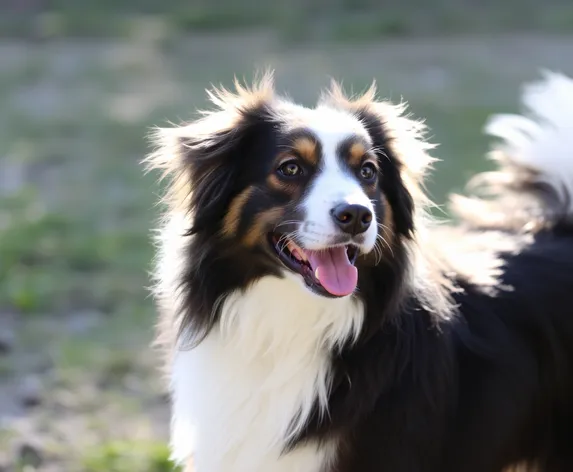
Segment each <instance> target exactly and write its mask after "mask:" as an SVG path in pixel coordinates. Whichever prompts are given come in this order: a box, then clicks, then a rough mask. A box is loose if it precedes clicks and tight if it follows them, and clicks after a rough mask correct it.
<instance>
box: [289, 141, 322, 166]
mask: <svg viewBox="0 0 573 472" xmlns="http://www.w3.org/2000/svg"><path fill="white" fill-rule="evenodd" d="M292 148H293V150H294V151H296V153H297V154H299V155H300V157H301V158H303V159H304V160H305V161H306V162H308V163H309V164H311V165H313V166H315V165H316V164H318V155H317V152H316V151H317V145H316V142H315V141H313V140H312V139H310V138H298V139H296V140H295V142H294V143H293V146H292Z"/></svg>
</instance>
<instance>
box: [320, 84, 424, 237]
mask: <svg viewBox="0 0 573 472" xmlns="http://www.w3.org/2000/svg"><path fill="white" fill-rule="evenodd" d="M321 101H322V103H325V104H327V105H330V106H333V107H336V108H338V109H343V110H345V111H347V112H350V113H352V114H353V115H354V116H356V117H357V118H358V119H359V120H360V121H361V122H362V124H363V126H364V127H365V128H366V130H367V131H368V134H369V135H370V137H371V139H372V142H373V148H374V151H375V152H376V154H377V157H378V162H379V166H380V173H381V179H380V188H381V191H382V192H383V194H384V195H385V197H386V199H387V200H388V203H389V204H390V205H391V206H392V210H393V217H394V225H395V228H394V229H395V231H396V232H397V233H399V234H402V235H404V236H407V237H411V236H412V234H413V231H414V229H415V228H414V226H415V225H414V221H415V218H414V212H415V211H418V210H420V209H421V208H423V207H425V206H426V205H427V204H428V203H429V199H428V198H427V197H426V194H425V192H424V188H423V179H424V175H425V172H426V170H427V169H428V168H429V167H430V165H431V164H432V162H433V161H434V159H433V158H432V157H431V156H430V155H429V154H428V151H429V150H430V149H431V148H432V147H433V146H432V145H431V144H429V143H427V142H426V141H425V140H424V139H423V134H424V131H425V126H424V124H423V123H421V122H419V121H415V120H411V119H410V118H408V117H407V116H405V114H404V113H405V109H406V107H405V105H404V104H400V105H393V104H391V103H389V102H386V101H380V100H377V98H376V86H375V84H372V85H371V86H370V88H369V89H368V90H367V91H366V92H364V93H363V94H361V95H359V96H356V97H348V96H346V95H345V94H344V91H343V90H342V87H341V86H340V85H339V84H338V83H336V82H334V81H333V82H332V84H331V87H330V89H329V90H328V91H327V92H326V93H325V94H323V96H322V98H321Z"/></svg>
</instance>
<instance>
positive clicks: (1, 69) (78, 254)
mask: <svg viewBox="0 0 573 472" xmlns="http://www.w3.org/2000/svg"><path fill="white" fill-rule="evenodd" d="M266 66H272V67H274V68H275V69H276V77H277V84H278V89H279V90H280V91H286V92H288V93H289V94H290V96H291V97H293V98H294V99H296V100H297V101H300V102H303V103H305V104H312V103H314V100H315V98H316V96H317V93H318V91H319V89H320V88H321V87H322V86H325V85H326V84H328V80H329V77H335V78H337V79H343V81H344V84H345V85H346V87H347V89H349V88H352V89H354V90H355V91H359V90H362V89H363V88H364V87H365V86H367V85H368V84H369V83H370V82H371V80H372V79H374V78H375V79H376V80H377V81H378V83H379V90H380V93H381V95H384V96H386V97H388V98H391V99H393V100H396V101H398V100H401V98H402V97H403V98H404V99H405V100H407V101H409V102H410V105H411V112H412V113H413V114H414V116H417V117H424V118H426V120H427V123H428V125H429V126H430V128H431V130H432V132H431V138H432V140H433V141H434V142H437V143H440V146H439V148H438V149H437V150H436V151H435V155H436V156H438V157H440V158H441V159H442V162H441V163H440V164H439V165H438V166H437V168H436V171H435V172H434V176H433V177H432V179H431V182H430V185H429V188H430V191H431V193H432V194H433V196H434V198H435V200H437V201H438V202H439V203H443V202H444V201H445V197H446V194H447V193H448V192H449V191H451V190H459V189H460V188H461V186H462V185H463V183H464V181H465V179H467V178H468V177H469V176H470V175H471V174H473V173H474V172H476V171H479V170H483V169H485V168H486V167H487V165H488V164H487V162H486V161H485V160H484V159H483V157H482V156H483V154H484V153H485V151H486V149H487V141H486V139H485V138H484V136H482V134H481V128H482V126H483V124H484V121H485V119H486V117H487V116H488V115H489V114H490V113H495V112H513V111H517V109H518V103H517V102H518V93H519V87H520V85H521V84H522V82H523V81H529V80H533V79H536V78H538V77H539V71H540V69H541V68H551V69H555V70H560V71H563V72H566V73H573V2H571V0H544V1H541V0H504V1H503V2H502V1H498V0H479V1H478V0H458V1H455V0H435V1H433V2H429V1H427V0H387V1H385V2H381V1H378V0H332V1H326V0H308V1H304V0H289V1H288V2H287V1H284V2H270V1H269V2H259V1H257V0H243V1H240V2H238V1H234V0H186V1H184V0H162V1H161V2H160V1H158V0H124V1H122V2H119V1H115V0H0V471H2V472H7V471H11V472H12V471H19V472H24V471H50V472H55V471H58V472H100V471H106V472H133V471H138V472H166V471H169V470H172V468H171V466H170V464H169V462H168V460H167V456H168V453H167V449H166V440H167V424H168V416H167V404H166V398H165V396H164V393H163V383H162V380H161V378H160V377H159V375H158V371H157V362H156V359H155V358H154V354H153V352H152V351H151V350H150V349H149V342H150V340H151V337H152V331H153V323H154V311H153V304H152V301H151V299H150V298H149V295H148V292H147V290H146V286H147V285H148V275H147V271H148V270H149V268H150V264H151V259H152V247H151V242H150V229H151V228H152V227H153V226H154V224H155V220H156V217H157V208H155V207H154V203H155V202H156V200H157V193H158V191H159V188H158V186H157V185H156V184H155V178H156V176H154V175H147V176H144V175H143V172H142V168H141V166H140V164H139V161H140V160H141V159H142V157H143V156H144V155H145V153H146V152H147V151H148V150H149V148H148V143H147V141H146V139H145V137H146V135H147V134H148V131H149V128H150V127H151V126H152V125H164V124H167V122H168V121H173V122H178V121H179V120H184V119H188V118H190V117H192V116H193V113H194V109H195V108H196V107H203V106H204V105H205V104H206V103H205V94H204V88H205V87H206V86H208V85H209V83H216V84H218V83H222V84H226V85H229V84H230V83H231V80H232V77H233V75H234V74H236V75H238V76H239V77H246V78H247V79H249V78H250V77H252V75H253V71H254V69H256V68H264V67H266Z"/></svg>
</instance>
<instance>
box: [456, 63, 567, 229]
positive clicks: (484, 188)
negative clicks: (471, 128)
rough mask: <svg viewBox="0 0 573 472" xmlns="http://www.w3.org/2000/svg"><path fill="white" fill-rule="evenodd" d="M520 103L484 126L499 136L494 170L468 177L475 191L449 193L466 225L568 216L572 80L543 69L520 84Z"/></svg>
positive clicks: (505, 225)
mask: <svg viewBox="0 0 573 472" xmlns="http://www.w3.org/2000/svg"><path fill="white" fill-rule="evenodd" d="M522 104H523V106H524V111H523V114H522V115H494V116H492V117H491V118H490V119H489V120H488V122H487V124H486V126H485V132H486V133H487V134H489V135H491V136H494V137H496V138H499V141H498V142H496V144H495V145H494V146H493V147H492V151H491V153H490V157H491V158H492V159H493V160H495V161H496V162H497V164H498V170H497V171H495V172H484V173H482V174H479V175H476V176H475V177H474V179H472V180H471V181H470V183H469V187H470V189H471V190H473V191H474V195H476V196H473V197H471V198H467V197H462V196H459V195H454V196H453V197H452V211H453V212H454V213H455V214H457V215H458V216H459V217H461V218H462V219H463V220H465V221H466V222H467V223H469V224H471V225H474V226H480V227H489V228H500V229H513V230H520V229H524V228H525V229H534V228H539V227H540V226H546V225H547V224H549V225H552V224H555V223H557V222H559V221H562V220H564V219H571V217H572V216H573V80H572V79H570V78H569V77H566V76H564V75H562V74H558V73H554V72H545V73H544V76H543V78H542V79H541V80H539V81H538V82H534V83H531V84H528V85H526V86H525V87H524V90H523V94H522ZM477 195H481V196H482V197H486V198H479V197H478V196H477Z"/></svg>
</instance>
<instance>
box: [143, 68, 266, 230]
mask: <svg viewBox="0 0 573 472" xmlns="http://www.w3.org/2000/svg"><path fill="white" fill-rule="evenodd" d="M207 93H208V96H209V98H210V101H211V102H212V103H213V104H214V105H215V109H214V110H213V111H208V112H203V113H202V114H203V116H202V117H201V118H200V119H198V120H196V121H194V122H192V123H190V124H186V125H183V126H180V127H175V128H163V129H159V130H157V131H156V133H155V134H154V136H153V141H154V143H155V145H156V147H157V150H156V151H155V152H153V153H152V154H151V155H150V156H149V157H148V158H147V159H146V162H147V165H148V168H150V169H160V170H161V171H162V172H163V177H167V178H168V179H169V182H168V192H167V195H166V200H167V202H168V204H169V205H171V207H173V208H176V209H178V210H182V211H189V212H191V213H192V215H193V227H192V228H191V229H190V232H191V233H195V232H197V231H200V230H202V229H205V228H206V227H208V226H209V225H216V224H218V223H219V222H220V220H221V219H222V218H223V216H224V213H225V210H226V208H227V206H228V204H229V202H230V201H231V199H232V197H233V195H234V194H235V193H236V192H237V191H238V190H237V188H238V186H240V181H239V178H238V177H239V176H238V174H239V172H240V170H241V166H242V164H244V160H243V157H245V154H246V153H247V152H248V149H249V148H250V146H251V145H252V143H253V140H254V139H255V138H256V136H257V135H258V134H260V132H261V127H263V126H273V116H272V102H273V95H274V94H273V81H272V75H271V74H270V73H267V74H265V75H264V76H263V77H262V78H261V79H260V80H258V81H256V82H255V84H254V85H253V86H251V87H246V86H243V85H241V84H240V83H239V82H238V81H237V80H235V90H234V91H228V90H225V89H222V88H220V89H213V90H210V91H208V92H207Z"/></svg>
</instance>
